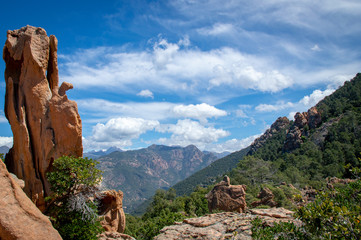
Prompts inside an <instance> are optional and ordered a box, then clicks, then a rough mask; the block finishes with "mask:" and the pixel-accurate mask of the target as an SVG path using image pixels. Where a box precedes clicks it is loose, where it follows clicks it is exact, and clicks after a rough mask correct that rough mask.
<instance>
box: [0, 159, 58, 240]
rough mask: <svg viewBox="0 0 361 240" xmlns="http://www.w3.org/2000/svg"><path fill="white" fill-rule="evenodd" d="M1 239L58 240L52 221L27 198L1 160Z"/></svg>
mask: <svg viewBox="0 0 361 240" xmlns="http://www.w3.org/2000/svg"><path fill="white" fill-rule="evenodd" d="M0 239H2V240H50V239H51V240H57V239H59V240H60V239H61V237H60V235H59V233H58V232H57V231H56V230H55V229H54V228H53V226H52V225H51V222H50V220H49V219H48V218H47V217H46V216H45V215H43V214H42V213H41V212H40V210H39V209H38V208H37V207H36V206H35V205H34V204H33V203H32V202H31V200H30V199H29V198H28V197H27V196H26V194H25V193H24V192H23V190H22V189H21V188H20V186H19V185H18V184H17V181H16V180H14V179H13V178H12V177H11V176H10V174H9V172H8V171H7V169H6V167H5V164H4V163H3V162H2V161H1V160H0Z"/></svg>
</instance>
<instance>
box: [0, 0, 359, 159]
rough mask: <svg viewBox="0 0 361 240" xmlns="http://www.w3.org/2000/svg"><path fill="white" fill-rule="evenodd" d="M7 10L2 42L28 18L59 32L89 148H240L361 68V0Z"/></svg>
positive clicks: (6, 141) (5, 140) (3, 128)
mask: <svg viewBox="0 0 361 240" xmlns="http://www.w3.org/2000/svg"><path fill="white" fill-rule="evenodd" d="M0 19H1V25H0V42H2V43H5V41H6V31H7V30H9V29H10V30H14V29H18V28H21V27H22V26H25V25H33V26H37V27H43V28H44V29H45V30H46V31H47V33H48V34H49V35H50V34H53V35H55V36H56V37H57V38H58V40H59V50H58V55H59V59H58V60H59V74H60V81H66V82H70V83H72V84H73V85H74V89H72V90H70V91H68V92H67V95H68V97H69V98H70V99H71V100H75V101H76V102H77V103H78V108H79V113H80V116H81V118H82V122H83V137H84V141H83V145H84V149H85V151H89V150H92V149H96V150H99V149H106V148H108V147H110V146H117V147H120V148H122V149H136V148H140V147H147V146H149V145H150V144H165V145H181V146H186V145H189V144H194V145H196V146H198V147H199V148H200V149H202V150H209V151H217V152H221V151H236V150H240V149H242V148H243V147H246V146H247V145H249V144H250V143H251V142H252V141H253V140H254V138H255V137H257V136H259V134H261V133H263V132H264V131H265V129H267V128H268V127H269V126H270V125H271V124H272V123H273V122H274V121H275V120H276V119H277V117H279V116H287V117H289V118H292V117H293V115H294V113H295V112H297V111H306V110H307V109H308V108H309V107H311V106H313V105H314V104H316V103H317V102H318V101H319V100H320V99H322V98H323V97H324V96H326V95H329V94H331V93H332V92H333V91H334V90H335V89H337V87H339V86H340V85H342V84H343V82H344V81H345V80H349V79H351V78H352V77H353V76H354V75H355V74H356V73H357V72H360V71H361V44H360V39H361V24H360V19H361V2H360V1H358V0H342V1H341V0H340V1H337V0H319V1H311V0H298V1H293V0H278V1H275V0H255V1H249V0H238V1H232V0H230V1H219V0H218V1H216V0H208V1H205V0H172V1H142V0H139V1H138V0H128V1H92V0H88V1H82V0H80V1H16V4H14V3H10V1H7V2H4V3H2V9H1V12H0ZM4 69H5V64H4V62H3V61H1V63H0V72H1V75H2V76H4ZM0 87H1V89H0V105H1V106H2V107H1V109H3V106H4V95H5V82H4V81H2V82H1V84H0ZM11 136H12V133H11V129H10V126H9V124H8V122H7V120H6V118H5V116H4V112H3V110H1V111H0V145H9V146H11V142H12V140H11Z"/></svg>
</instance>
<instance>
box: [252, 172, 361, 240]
mask: <svg viewBox="0 0 361 240" xmlns="http://www.w3.org/2000/svg"><path fill="white" fill-rule="evenodd" d="M349 171H350V172H351V173H352V174H354V175H358V176H359V174H360V169H358V168H352V169H351V170H349ZM360 202H361V179H360V178H358V179H357V180H356V181H354V182H350V183H348V184H345V185H339V186H337V187H335V188H334V189H332V190H330V189H328V190H326V191H321V192H319V194H318V195H317V197H316V199H315V201H314V202H312V203H309V204H308V205H306V206H304V207H301V208H300V209H299V210H297V212H296V214H295V217H297V218H298V219H299V220H301V221H302V222H303V225H302V226H301V227H297V226H295V225H294V224H292V223H287V224H284V223H283V224H275V226H274V227H266V226H263V223H262V221H261V220H260V219H255V220H254V221H253V222H252V224H253V227H252V237H253V238H254V239H355V240H356V239H361V205H360Z"/></svg>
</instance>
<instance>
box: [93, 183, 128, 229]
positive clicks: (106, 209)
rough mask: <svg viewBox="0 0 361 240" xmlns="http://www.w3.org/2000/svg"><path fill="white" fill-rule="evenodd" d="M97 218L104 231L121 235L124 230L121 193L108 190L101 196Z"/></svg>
mask: <svg viewBox="0 0 361 240" xmlns="http://www.w3.org/2000/svg"><path fill="white" fill-rule="evenodd" d="M101 196H102V197H101V199H99V201H100V209H99V216H101V217H103V218H104V219H103V220H102V221H101V222H100V223H101V225H102V226H103V228H104V229H105V231H109V232H119V233H123V232H124V230H125V214H124V211H123V192H122V191H118V192H117V191H115V190H108V191H104V192H102V194H101Z"/></svg>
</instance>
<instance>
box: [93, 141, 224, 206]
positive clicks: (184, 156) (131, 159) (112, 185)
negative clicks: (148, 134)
mask: <svg viewBox="0 0 361 240" xmlns="http://www.w3.org/2000/svg"><path fill="white" fill-rule="evenodd" d="M217 159H218V156H216V154H214V153H210V152H205V153H204V152H202V151H201V150H199V149H198V148H197V147H196V146H194V145H189V146H187V147H179V146H177V147H168V146H163V145H151V146H149V147H148V148H144V149H139V150H131V151H122V152H120V151H115V152H112V153H110V154H107V155H104V156H101V157H99V158H98V161H99V162H100V163H99V168H100V169H101V170H102V171H103V172H104V173H103V178H104V180H103V183H104V185H105V187H107V188H109V189H116V190H122V191H123V192H124V206H125V210H126V212H132V211H133V210H135V209H136V207H137V206H139V204H141V203H142V202H143V201H145V200H147V199H149V198H150V197H151V196H152V195H153V194H154V193H155V191H156V190H157V189H160V188H163V189H167V188H169V187H170V186H172V185H174V184H175V183H177V182H179V181H181V180H183V179H184V178H186V177H188V176H190V175H191V174H192V173H194V172H196V171H199V170H200V169H202V168H204V167H206V166H208V165H209V164H211V163H212V162H214V161H215V160H217Z"/></svg>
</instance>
